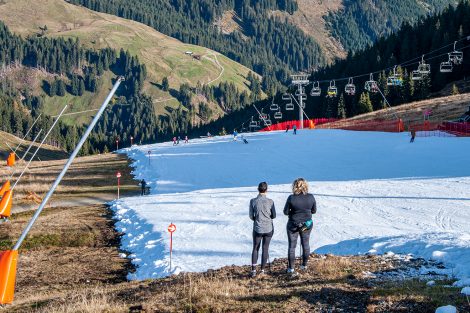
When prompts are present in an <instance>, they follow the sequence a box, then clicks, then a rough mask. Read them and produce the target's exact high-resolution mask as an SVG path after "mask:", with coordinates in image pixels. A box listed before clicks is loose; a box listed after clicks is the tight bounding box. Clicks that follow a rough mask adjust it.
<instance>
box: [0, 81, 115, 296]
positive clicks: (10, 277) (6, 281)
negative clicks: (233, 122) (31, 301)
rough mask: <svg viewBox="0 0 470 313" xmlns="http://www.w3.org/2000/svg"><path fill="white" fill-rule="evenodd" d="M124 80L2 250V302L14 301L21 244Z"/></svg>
mask: <svg viewBox="0 0 470 313" xmlns="http://www.w3.org/2000/svg"><path fill="white" fill-rule="evenodd" d="M123 80H124V78H123V77H119V78H118V80H117V81H116V83H115V84H114V86H113V89H111V91H110V92H109V94H108V96H107V97H106V99H105V100H104V102H103V104H102V105H101V107H100V110H99V111H98V113H97V114H96V115H95V117H94V118H93V121H92V122H91V123H90V125H89V126H88V128H87V129H86V131H85V133H84V134H83V136H82V138H81V139H80V141H79V143H78V144H77V146H76V147H75V149H74V150H73V152H72V154H71V155H70V157H69V159H68V161H67V163H66V164H65V165H64V168H63V169H62V171H61V172H60V174H59V176H57V178H56V180H55V181H54V183H53V184H52V187H51V189H50V190H49V191H48V192H47V194H46V196H45V197H44V199H43V200H42V202H41V204H40V205H39V207H38V209H37V210H36V212H35V213H34V215H33V217H32V218H31V220H30V221H29V223H28V225H27V226H26V228H25V229H24V231H23V233H22V234H21V236H20V238H19V239H18V241H17V242H16V244H15V246H14V247H13V249H12V250H7V251H3V252H0V304H10V303H12V302H13V298H14V293H15V280H16V264H17V260H18V249H19V248H20V247H21V244H22V243H23V241H24V240H25V238H26V236H27V235H28V233H29V231H30V230H31V228H32V227H33V225H34V223H35V222H36V220H37V219H38V217H39V215H40V214H41V212H42V210H43V209H44V207H45V206H46V204H47V201H49V199H50V197H51V196H52V194H53V193H54V191H55V190H56V188H57V186H58V185H59V183H60V181H61V180H62V178H63V177H64V175H65V173H66V172H67V170H68V169H69V167H70V165H71V164H72V162H73V160H74V159H75V157H76V156H77V154H78V152H79V151H80V149H81V148H82V146H83V144H84V143H85V141H86V139H87V138H88V136H89V135H90V133H91V131H92V130H93V128H94V127H95V125H96V123H97V122H98V120H99V119H100V117H101V115H102V114H103V112H104V110H105V109H106V107H107V106H108V103H109V102H110V101H111V98H112V97H113V95H114V93H115V92H116V90H117V88H118V87H119V85H120V84H121V82H122V81H123Z"/></svg>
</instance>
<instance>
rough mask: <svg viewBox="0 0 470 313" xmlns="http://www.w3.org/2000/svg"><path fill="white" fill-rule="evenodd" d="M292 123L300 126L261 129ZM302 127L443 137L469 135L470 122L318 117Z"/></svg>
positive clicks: (282, 128) (295, 121)
mask: <svg viewBox="0 0 470 313" xmlns="http://www.w3.org/2000/svg"><path fill="white" fill-rule="evenodd" d="M294 125H296V127H297V128H300V121H297V120H294V121H286V122H281V123H277V124H274V125H272V126H269V127H265V128H263V129H262V130H261V131H274V130H286V128H287V127H289V129H292V127H293V126H294ZM405 126H406V129H405ZM304 128H310V129H314V128H316V129H344V130H354V131H380V132H393V133H399V132H404V131H411V130H414V131H416V132H421V133H422V134H425V136H426V137H428V136H440V137H445V136H447V135H446V134H450V135H453V136H458V137H470V123H456V122H437V121H423V122H422V123H414V124H407V125H405V123H403V121H402V120H401V119H398V120H369V121H360V120H338V119H327V118H318V119H312V120H304ZM422 134H421V135H422ZM421 135H419V136H421Z"/></svg>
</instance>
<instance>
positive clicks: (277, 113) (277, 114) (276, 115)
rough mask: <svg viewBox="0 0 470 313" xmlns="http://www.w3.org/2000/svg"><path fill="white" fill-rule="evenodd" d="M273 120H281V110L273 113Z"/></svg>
mask: <svg viewBox="0 0 470 313" xmlns="http://www.w3.org/2000/svg"><path fill="white" fill-rule="evenodd" d="M274 118H275V119H276V120H280V119H281V118H282V113H281V108H279V110H278V111H277V112H276V113H274Z"/></svg>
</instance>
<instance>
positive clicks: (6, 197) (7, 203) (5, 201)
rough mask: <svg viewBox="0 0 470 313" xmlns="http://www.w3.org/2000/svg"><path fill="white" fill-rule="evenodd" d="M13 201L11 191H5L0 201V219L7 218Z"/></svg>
mask: <svg viewBox="0 0 470 313" xmlns="http://www.w3.org/2000/svg"><path fill="white" fill-rule="evenodd" d="M12 199H13V191H12V190H10V189H9V190H7V191H6V192H5V193H4V194H3V197H2V200H1V201H0V219H4V218H9V217H10V215H11V203H12Z"/></svg>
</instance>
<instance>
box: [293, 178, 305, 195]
mask: <svg viewBox="0 0 470 313" xmlns="http://www.w3.org/2000/svg"><path fill="white" fill-rule="evenodd" d="M292 193H293V194H294V195H300V194H303V195H306V194H307V193H308V183H307V181H306V180H305V179H303V178H297V179H296V180H294V182H293V183H292Z"/></svg>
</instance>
